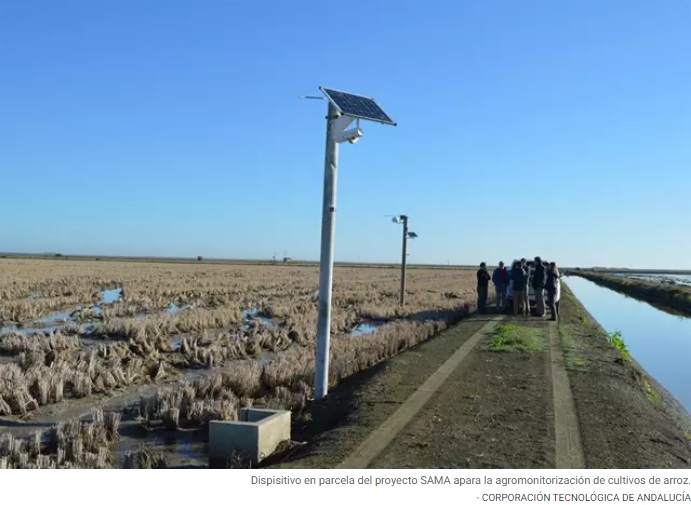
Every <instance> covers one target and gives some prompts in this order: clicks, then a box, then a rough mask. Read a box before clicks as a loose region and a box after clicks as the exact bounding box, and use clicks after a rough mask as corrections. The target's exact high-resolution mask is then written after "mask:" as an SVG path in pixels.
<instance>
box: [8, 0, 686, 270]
mask: <svg viewBox="0 0 691 505" xmlns="http://www.w3.org/2000/svg"><path fill="white" fill-rule="evenodd" d="M0 66H1V67H0V68H2V73H1V77H0V118H1V119H0V173H1V174H2V198H0V215H1V216H2V219H0V250H2V251H12V252H47V251H56V252H62V253H65V254H76V253H84V254H124V255H163V256H196V255H198V254H201V255H204V256H208V257H230V258H269V257H271V256H272V255H273V254H274V253H276V254H278V255H283V253H284V251H287V253H288V255H290V256H292V257H294V258H300V259H309V260H312V259H317V258H318V257H319V246H320V226H321V204H322V186H323V157H324V135H325V133H324V132H325V124H324V116H325V112H326V110H325V107H326V105H325V103H323V102H320V101H316V100H307V101H306V100H299V99H297V96H299V95H304V94H309V95H314V94H318V87H319V86H320V85H324V86H327V87H333V88H336V89H342V90H346V91H351V92H353V93H361V94H365V95H369V96H373V97H375V98H376V99H377V100H378V101H379V103H380V104H381V105H382V107H383V108H384V109H385V110H386V111H387V112H388V113H389V114H390V115H391V116H392V117H393V118H394V119H395V120H396V121H397V122H398V126H397V127H387V126H382V125H379V124H374V123H363V124H362V128H363V131H364V136H363V138H362V139H361V140H360V142H359V143H358V144H356V145H350V144H346V145H343V146H341V149H340V152H341V155H340V167H339V174H338V197H337V198H338V200H337V213H336V260H337V261H341V260H343V261H353V260H354V261H357V260H361V261H392V262H394V261H398V260H399V257H400V233H401V230H400V227H399V226H397V225H394V224H393V223H391V221H390V218H389V217H386V216H387V215H389V214H398V213H407V214H408V215H409V216H410V227H411V230H413V231H415V232H417V233H418V234H419V238H418V239H416V240H415V241H413V242H412V243H411V244H410V261H411V262H413V263H446V262H447V261H450V262H451V263H462V264H474V263H479V262H480V261H487V262H490V263H496V262H497V261H498V260H500V259H503V260H505V261H506V260H510V259H512V258H514V257H517V256H518V257H520V256H532V255H535V254H540V255H542V256H543V257H548V258H550V259H554V260H556V261H557V262H558V263H560V264H562V265H573V266H576V265H582V266H591V265H603V266H629V267H656V266H665V267H676V268H691V255H689V250H691V234H690V233H688V230H689V218H690V217H691V198H689V195H690V194H691V192H690V190H691V171H690V170H689V168H691V3H690V2H689V1H687V0H665V1H660V2H650V1H648V0H645V1H644V0H607V1H604V2H603V1H602V0H560V1H558V2H555V1H553V0H542V1H536V0H524V1H520V2H519V1H515V0H493V1H486V0H466V1H430V2H417V1H415V2H414V1H408V0H396V1H394V0H391V1H380V0H369V1H350V2H324V1H295V2H279V1H272V2H260V1H250V0H247V1H231V0H227V1H213V0H205V1H200V2H191V1H180V0H178V1H170V0H168V1H165V2H164V1H162V0H160V1H159V0H148V1H145V2H135V1H130V0H121V1H118V2H93V1H87V0H82V1H76V0H72V1H70V0H65V1H62V2H55V1H52V0H50V1H32V0H0Z"/></svg>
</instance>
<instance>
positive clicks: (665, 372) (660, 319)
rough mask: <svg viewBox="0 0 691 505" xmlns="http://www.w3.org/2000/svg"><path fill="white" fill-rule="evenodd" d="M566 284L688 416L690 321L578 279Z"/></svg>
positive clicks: (689, 407) (690, 391)
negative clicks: (680, 405)
mask: <svg viewBox="0 0 691 505" xmlns="http://www.w3.org/2000/svg"><path fill="white" fill-rule="evenodd" d="M566 284H567V285H568V286H569V288H570V289H571V291H573V293H574V294H575V295H576V298H578V300H579V301H580V302H581V303H582V304H583V305H584V306H585V308H586V309H587V310H588V312H590V314H592V316H593V317H594V318H595V319H596V320H597V321H598V323H600V325H601V326H602V327H603V328H604V329H605V331H607V332H614V331H616V330H619V331H621V336H622V338H623V339H624V342H625V343H626V346H627V348H628V349H629V351H630V352H631V356H633V358H634V359H635V360H636V361H638V362H639V363H640V364H641V366H643V368H645V369H646V371H647V372H648V373H650V374H651V375H652V376H653V377H654V378H655V379H656V380H657V381H658V382H659V383H660V384H662V385H663V386H664V387H665V388H666V389H667V390H668V391H669V392H670V393H672V395H674V397H675V398H676V399H677V400H679V401H680V402H681V404H682V405H683V406H684V407H685V408H686V410H687V411H689V412H691V387H689V382H690V381H691V370H689V362H691V318H687V317H682V316H673V315H670V314H668V313H666V312H663V311H661V310H658V309H656V308H654V307H652V306H651V305H648V304H647V303H645V302H641V301H638V300H635V299H633V298H630V297H627V296H624V295H622V294H619V293H617V292H615V291H612V290H610V289H607V288H603V287H600V286H598V285H597V284H595V283H594V282H592V281H589V280H586V279H583V278H581V277H573V276H570V277H568V279H567V280H566Z"/></svg>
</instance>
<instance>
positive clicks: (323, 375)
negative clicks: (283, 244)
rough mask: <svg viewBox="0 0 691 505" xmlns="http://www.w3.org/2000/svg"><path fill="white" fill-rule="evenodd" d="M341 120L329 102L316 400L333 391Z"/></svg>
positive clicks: (315, 379) (315, 375) (320, 272)
mask: <svg viewBox="0 0 691 505" xmlns="http://www.w3.org/2000/svg"><path fill="white" fill-rule="evenodd" d="M337 118H338V111H337V110H336V107H334V106H333V104H331V102H329V109H328V114H327V118H326V121H327V123H326V125H327V126H326V154H325V157H324V201H323V204H322V232H321V258H320V265H319V318H318V321H317V356H316V357H317V360H316V363H315V370H314V372H315V374H314V388H315V399H316V400H322V399H323V398H324V397H325V396H326V395H327V392H328V389H329V348H330V337H331V294H332V281H333V262H334V258H333V256H334V231H335V216H334V214H335V212H336V178H337V172H338V144H337V143H336V142H335V141H334V140H333V138H332V135H331V131H332V128H333V122H334V120H335V119H337Z"/></svg>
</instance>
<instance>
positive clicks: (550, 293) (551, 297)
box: [545, 262, 561, 321]
mask: <svg viewBox="0 0 691 505" xmlns="http://www.w3.org/2000/svg"><path fill="white" fill-rule="evenodd" d="M559 277H561V275H560V274H559V269H558V268H557V265H556V264H555V263H554V262H552V263H550V264H549V268H548V269H547V282H546V283H545V289H546V290H547V305H549V311H550V313H551V315H552V317H551V318H550V319H549V320H550V321H556V320H557V319H558V314H557V305H556V304H557V291H558V290H559V287H560V286H559V283H560V280H559Z"/></svg>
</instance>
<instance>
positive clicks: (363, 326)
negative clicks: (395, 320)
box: [350, 320, 386, 337]
mask: <svg viewBox="0 0 691 505" xmlns="http://www.w3.org/2000/svg"><path fill="white" fill-rule="evenodd" d="M384 324H386V321H379V320H370V321H363V322H361V323H360V324H358V325H357V326H356V327H355V328H354V329H353V331H351V332H350V336H351V337H362V336H364V335H371V334H372V333H376V332H377V330H379V328H381V327H382V326H383V325H384Z"/></svg>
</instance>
